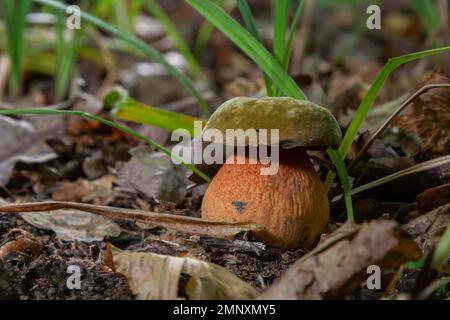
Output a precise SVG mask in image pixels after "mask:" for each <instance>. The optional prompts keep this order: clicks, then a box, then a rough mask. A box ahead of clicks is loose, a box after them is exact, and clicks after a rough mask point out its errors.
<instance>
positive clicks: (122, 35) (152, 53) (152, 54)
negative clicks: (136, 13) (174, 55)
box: [33, 0, 210, 118]
mask: <svg viewBox="0 0 450 320" xmlns="http://www.w3.org/2000/svg"><path fill="white" fill-rule="evenodd" d="M33 1H34V2H36V3H40V4H43V5H47V6H50V7H52V8H55V9H58V10H61V11H64V12H66V9H67V6H66V5H64V4H61V3H58V2H56V1H54V0H33ZM81 18H82V19H84V20H85V21H88V22H90V23H92V24H93V25H95V26H96V27H98V28H100V29H102V30H103V31H105V32H107V33H110V34H112V35H114V36H116V37H117V38H119V39H121V40H123V41H125V42H127V43H129V44H131V45H133V46H134V47H136V48H137V49H139V50H141V51H142V52H143V53H144V54H145V55H146V56H147V57H149V58H150V59H152V60H154V61H156V62H157V63H159V64H160V65H161V66H163V67H164V68H165V69H166V70H167V72H169V73H170V74H171V75H172V76H174V77H175V78H176V79H178V81H180V82H181V83H182V84H183V85H184V86H185V87H186V88H187V89H188V90H189V91H190V92H191V94H192V95H193V96H194V97H195V98H196V99H197V102H198V104H199V107H200V108H201V110H202V111H203V114H204V116H205V118H208V117H209V114H210V112H209V109H208V105H207V104H206V101H205V100H204V99H203V97H202V96H201V94H200V93H199V92H198V91H197V89H196V88H195V86H194V84H193V83H192V81H191V80H190V79H189V78H188V77H187V76H186V75H184V74H183V73H182V72H180V70H178V69H177V68H175V67H174V66H172V65H171V64H170V63H169V62H167V60H166V59H165V58H164V57H163V56H162V55H161V54H160V53H159V52H158V51H156V50H155V49H153V48H152V47H150V46H149V45H147V44H146V43H145V42H143V41H141V40H139V39H137V38H135V37H133V36H131V35H129V34H127V33H126V32H124V31H121V30H119V29H117V28H115V27H113V26H111V25H110V24H108V23H106V22H104V21H102V20H100V19H98V18H97V17H95V16H92V15H90V14H88V13H86V12H81Z"/></svg>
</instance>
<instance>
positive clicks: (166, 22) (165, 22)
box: [145, 0, 201, 77]
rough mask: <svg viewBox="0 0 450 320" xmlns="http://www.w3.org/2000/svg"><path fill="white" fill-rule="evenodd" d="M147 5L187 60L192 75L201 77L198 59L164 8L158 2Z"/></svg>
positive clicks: (149, 1)
mask: <svg viewBox="0 0 450 320" xmlns="http://www.w3.org/2000/svg"><path fill="white" fill-rule="evenodd" d="M145 3H146V5H147V9H148V10H149V11H150V13H151V14H152V15H153V16H154V17H155V18H156V19H158V21H159V22H160V23H161V24H162V26H163V27H164V30H165V31H166V33H167V35H168V36H169V37H170V39H171V40H172V42H173V44H174V46H175V48H176V49H177V50H178V51H179V52H180V53H181V54H182V55H183V56H184V58H185V59H186V62H187V64H188V66H189V70H190V71H191V73H192V75H193V76H195V77H198V76H200V72H201V68H200V65H199V64H198V62H197V59H196V58H195V57H194V55H193V54H192V52H191V49H189V46H188V45H187V43H186V41H184V39H183V37H182V36H181V35H180V33H179V32H178V30H177V28H176V27H175V25H174V24H173V22H172V21H171V20H170V18H169V16H168V15H167V14H166V13H165V12H164V10H163V8H161V6H160V5H159V4H158V1H156V0H146V2H145Z"/></svg>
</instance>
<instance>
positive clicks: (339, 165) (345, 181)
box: [327, 148, 355, 222]
mask: <svg viewBox="0 0 450 320" xmlns="http://www.w3.org/2000/svg"><path fill="white" fill-rule="evenodd" d="M327 154H328V156H329V157H330V159H331V161H332V162H333V164H334V166H335V167H336V170H337V172H338V175H339V178H340V179H341V184H342V189H343V191H344V200H345V207H346V209H347V219H348V220H350V221H351V222H355V217H354V214H353V205H352V194H351V188H350V180H349V178H348V174H347V170H346V169H345V164H344V160H343V159H342V156H341V154H340V153H339V151H337V150H334V149H331V148H329V149H328V150H327Z"/></svg>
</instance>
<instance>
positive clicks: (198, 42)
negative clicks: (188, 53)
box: [194, 0, 234, 57]
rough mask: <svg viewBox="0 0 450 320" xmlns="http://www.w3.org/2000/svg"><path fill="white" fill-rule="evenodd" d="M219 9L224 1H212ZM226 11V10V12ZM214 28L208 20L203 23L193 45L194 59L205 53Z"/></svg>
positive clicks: (232, 0) (232, 2)
mask: <svg viewBox="0 0 450 320" xmlns="http://www.w3.org/2000/svg"><path fill="white" fill-rule="evenodd" d="M213 1H214V2H215V3H216V4H217V5H218V6H219V7H224V6H225V5H226V4H227V3H226V2H227V1H225V0H213ZM230 1H231V4H232V5H233V7H234V0H228V2H230ZM227 11H228V10H227ZM214 29H215V28H214V26H213V24H212V23H211V22H209V21H208V20H205V21H203V23H202V25H201V27H200V30H199V32H198V34H197V37H196V39H195V44H194V54H195V56H196V57H201V56H202V54H203V53H204V52H205V49H206V46H207V45H208V42H209V39H211V35H212V33H213V32H214Z"/></svg>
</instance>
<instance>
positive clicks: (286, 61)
mask: <svg viewBox="0 0 450 320" xmlns="http://www.w3.org/2000/svg"><path fill="white" fill-rule="evenodd" d="M303 3H304V1H303V0H300V1H299V3H298V5H297V9H296V10H295V15H294V20H293V21H292V24H291V28H290V30H289V36H288V41H287V46H286V50H285V51H284V57H283V62H282V66H283V68H284V70H288V66H289V59H290V58H291V53H292V45H293V43H294V36H295V33H296V32H297V27H298V23H299V21H300V15H301V13H302V9H303Z"/></svg>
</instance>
